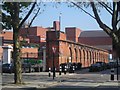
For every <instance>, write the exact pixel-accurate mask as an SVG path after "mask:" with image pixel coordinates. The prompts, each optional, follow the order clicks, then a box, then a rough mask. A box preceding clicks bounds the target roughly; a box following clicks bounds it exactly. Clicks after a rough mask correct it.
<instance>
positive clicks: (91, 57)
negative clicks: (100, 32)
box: [46, 31, 108, 70]
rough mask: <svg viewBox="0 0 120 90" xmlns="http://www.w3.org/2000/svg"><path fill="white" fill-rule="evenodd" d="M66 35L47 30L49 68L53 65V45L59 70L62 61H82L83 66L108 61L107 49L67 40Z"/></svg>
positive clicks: (56, 65)
mask: <svg viewBox="0 0 120 90" xmlns="http://www.w3.org/2000/svg"><path fill="white" fill-rule="evenodd" d="M65 36H66V35H65V33H63V32H56V31H48V32H47V42H46V49H47V55H48V56H47V68H49V67H52V66H53V50H52V47H55V48H56V52H55V54H54V59H55V61H54V63H55V67H56V68H57V70H59V65H60V64H61V63H69V62H72V63H82V67H88V66H90V65H91V64H92V63H95V62H97V61H102V62H108V52H107V51H106V50H102V49H99V48H95V47H92V46H88V45H85V44H81V43H76V42H73V41H70V40H66V37H65ZM56 37H58V38H56Z"/></svg>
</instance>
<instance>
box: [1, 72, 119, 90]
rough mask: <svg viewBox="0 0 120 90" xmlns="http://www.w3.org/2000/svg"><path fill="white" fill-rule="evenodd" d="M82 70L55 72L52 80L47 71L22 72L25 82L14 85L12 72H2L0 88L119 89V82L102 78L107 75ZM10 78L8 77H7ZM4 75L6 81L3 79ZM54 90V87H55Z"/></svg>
mask: <svg viewBox="0 0 120 90" xmlns="http://www.w3.org/2000/svg"><path fill="white" fill-rule="evenodd" d="M84 72H85V71H83V72H82V73H81V72H80V73H81V74H80V73H71V74H69V73H67V74H66V75H65V74H63V73H62V75H59V73H56V77H55V79H54V80H53V77H52V75H51V77H48V72H40V73H23V76H24V80H25V83H24V84H22V85H15V84H13V82H14V81H12V80H11V78H12V77H13V75H12V74H4V75H3V83H2V90H11V89H12V90H19V89H20V90H40V89H46V90H47V89H48V90H50V89H51V88H52V90H53V88H57V89H60V88H62V89H64V88H66V89H67V88H75V89H77V88H81V89H82V88H84V90H85V89H86V90H87V88H89V89H90V88H91V90H101V89H102V90H104V89H103V88H105V89H107V88H109V90H110V89H111V90H113V89H114V90H120V87H119V86H120V82H119V81H117V80H116V78H115V80H110V79H108V78H107V79H106V80H105V79H104V78H106V77H108V75H106V74H105V75H104V74H101V75H98V74H91V73H89V74H88V73H87V74H85V73H84ZM8 76H9V77H10V78H9V77H8ZM6 77H8V78H9V79H10V80H9V79H7V81H6V80H5V79H6ZM83 77H84V78H83ZM94 77H95V78H99V77H102V78H101V79H103V80H100V78H99V79H98V80H96V79H95V80H94ZM89 89H88V90H89ZM55 90H56V89H55Z"/></svg>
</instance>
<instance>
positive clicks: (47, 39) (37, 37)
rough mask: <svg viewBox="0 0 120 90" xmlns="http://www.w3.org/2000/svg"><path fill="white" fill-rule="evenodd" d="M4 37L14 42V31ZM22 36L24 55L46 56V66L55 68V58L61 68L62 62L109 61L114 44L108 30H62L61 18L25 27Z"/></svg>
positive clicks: (4, 34) (42, 58) (11, 43)
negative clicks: (51, 22)
mask: <svg viewBox="0 0 120 90" xmlns="http://www.w3.org/2000/svg"><path fill="white" fill-rule="evenodd" d="M0 37H1V38H2V39H1V40H2V42H3V44H2V45H3V46H7V45H11V46H12V45H13V32H8V31H5V32H3V33H1V34H0ZM19 38H20V40H21V41H25V44H24V45H23V47H22V48H21V51H22V53H23V55H22V56H21V58H23V59H41V60H46V61H43V62H45V63H46V65H45V66H46V69H48V68H49V67H51V68H52V65H53V59H54V61H55V66H56V68H57V70H58V69H59V65H60V64H61V63H82V67H89V66H90V65H91V64H93V63H95V62H97V61H102V62H108V54H109V51H110V50H111V45H112V43H111V39H110V37H109V36H107V34H105V33H104V31H94V32H93V31H89V32H88V31H83V30H80V29H79V28H76V27H66V28H65V32H61V31H60V23H59V22H58V21H54V22H53V27H47V28H43V27H37V26H36V27H30V28H28V27H24V28H21V30H20V36H19ZM33 46H35V47H33ZM44 47H45V48H46V50H45V48H44ZM1 51H2V50H1ZM43 51H46V53H45V52H44V53H43ZM53 52H54V53H53ZM1 53H2V52H1ZM43 56H44V57H43Z"/></svg>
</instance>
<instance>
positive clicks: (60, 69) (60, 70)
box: [59, 66, 62, 75]
mask: <svg viewBox="0 0 120 90" xmlns="http://www.w3.org/2000/svg"><path fill="white" fill-rule="evenodd" d="M61 72H62V67H61V66H60V68H59V75H61Z"/></svg>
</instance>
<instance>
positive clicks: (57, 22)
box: [53, 21, 60, 31]
mask: <svg viewBox="0 0 120 90" xmlns="http://www.w3.org/2000/svg"><path fill="white" fill-rule="evenodd" d="M53 28H54V29H55V30H56V31H60V22H59V21H54V22H53Z"/></svg>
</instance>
